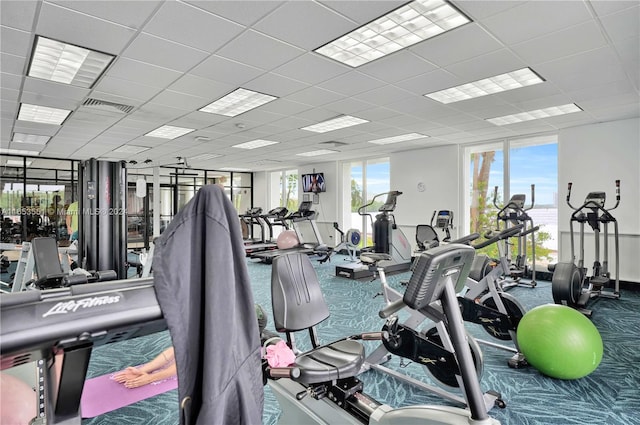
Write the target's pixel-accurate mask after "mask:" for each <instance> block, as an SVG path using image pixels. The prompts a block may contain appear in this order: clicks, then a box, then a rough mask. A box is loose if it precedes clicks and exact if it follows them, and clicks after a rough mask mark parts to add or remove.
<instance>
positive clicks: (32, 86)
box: [23, 77, 90, 102]
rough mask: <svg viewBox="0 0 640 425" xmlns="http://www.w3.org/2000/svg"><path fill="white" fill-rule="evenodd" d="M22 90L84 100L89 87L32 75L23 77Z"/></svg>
mask: <svg viewBox="0 0 640 425" xmlns="http://www.w3.org/2000/svg"><path fill="white" fill-rule="evenodd" d="M23 90H24V91H25V92H31V93H35V94H37V95H42V96H53V97H59V98H65V99H70V100H73V101H76V102H80V101H82V100H84V98H85V97H86V96H87V95H88V94H89V92H90V90H89V89H85V88H83V87H77V86H71V85H69V84H62V83H56V82H55V81H48V80H42V79H40V78H33V77H25V79H24V86H23Z"/></svg>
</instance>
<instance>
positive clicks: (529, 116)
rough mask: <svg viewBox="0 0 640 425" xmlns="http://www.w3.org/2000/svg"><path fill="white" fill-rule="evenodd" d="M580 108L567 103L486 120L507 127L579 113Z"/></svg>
mask: <svg viewBox="0 0 640 425" xmlns="http://www.w3.org/2000/svg"><path fill="white" fill-rule="evenodd" d="M580 111H582V108H580V107H579V106H578V105H576V104H575V103H568V104H566V105H560V106H550V107H548V108H543V109H536V110H534V111H527V112H520V113H519V114H513V115H504V116H502V117H495V118H487V119H486V120H487V121H489V122H490V123H491V124H495V125H508V124H515V123H518V122H523V121H531V120H538V119H541V118H549V117H555V116H558V115H565V114H571V113H573V112H580Z"/></svg>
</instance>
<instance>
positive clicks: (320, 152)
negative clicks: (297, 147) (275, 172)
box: [296, 149, 340, 156]
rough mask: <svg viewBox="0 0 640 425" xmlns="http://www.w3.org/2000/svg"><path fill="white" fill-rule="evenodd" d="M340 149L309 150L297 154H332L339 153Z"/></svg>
mask: <svg viewBox="0 0 640 425" xmlns="http://www.w3.org/2000/svg"><path fill="white" fill-rule="evenodd" d="M339 152H340V151H334V150H331V149H319V150H317V151H309V152H302V153H297V154H296V155H297V156H320V155H330V154H332V153H339Z"/></svg>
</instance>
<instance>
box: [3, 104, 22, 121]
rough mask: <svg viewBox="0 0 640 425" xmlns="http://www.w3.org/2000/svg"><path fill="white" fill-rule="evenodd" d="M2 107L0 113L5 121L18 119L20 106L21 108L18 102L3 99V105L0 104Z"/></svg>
mask: <svg viewBox="0 0 640 425" xmlns="http://www.w3.org/2000/svg"><path fill="white" fill-rule="evenodd" d="M0 105H1V106H2V107H1V108H0V113H1V116H2V119H3V120H5V119H10V120H15V119H16V118H17V116H18V106H19V105H18V102H17V101H15V100H8V99H4V98H2V103H0ZM16 122H25V121H16Z"/></svg>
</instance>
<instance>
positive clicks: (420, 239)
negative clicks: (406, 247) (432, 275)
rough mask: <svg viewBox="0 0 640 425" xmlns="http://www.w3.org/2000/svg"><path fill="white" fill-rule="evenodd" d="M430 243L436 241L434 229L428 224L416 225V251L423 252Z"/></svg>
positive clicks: (436, 235) (436, 236)
mask: <svg viewBox="0 0 640 425" xmlns="http://www.w3.org/2000/svg"><path fill="white" fill-rule="evenodd" d="M432 241H436V242H437V241H438V234H437V233H436V231H435V229H434V228H433V227H432V226H430V225H428V224H418V225H417V226H416V244H417V245H418V249H420V250H421V251H424V250H425V248H426V246H427V245H429V243H430V242H432Z"/></svg>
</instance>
